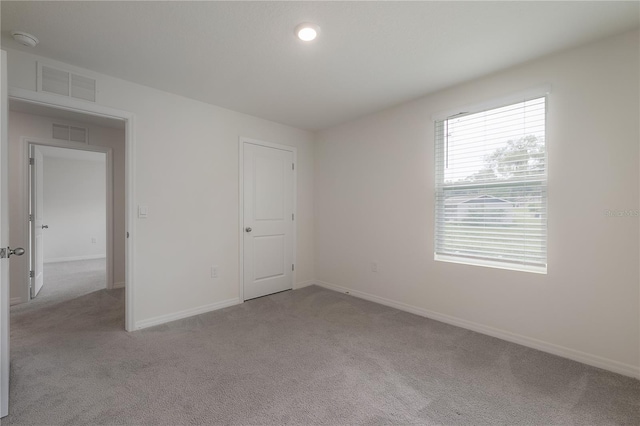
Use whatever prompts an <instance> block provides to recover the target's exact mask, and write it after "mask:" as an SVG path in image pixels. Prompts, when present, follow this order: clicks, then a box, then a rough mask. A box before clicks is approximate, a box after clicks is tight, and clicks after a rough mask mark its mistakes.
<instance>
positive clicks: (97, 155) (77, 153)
mask: <svg viewBox="0 0 640 426" xmlns="http://www.w3.org/2000/svg"><path fill="white" fill-rule="evenodd" d="M38 149H39V150H40V151H41V152H42V155H43V156H44V157H45V158H64V159H66V160H78V161H97V162H99V163H105V162H106V158H107V156H106V154H105V153H104V152H92V151H82V150H79V149H69V148H56V147H53V146H44V145H39V146H38Z"/></svg>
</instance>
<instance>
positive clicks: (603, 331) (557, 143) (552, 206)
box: [315, 32, 640, 376]
mask: <svg viewBox="0 0 640 426" xmlns="http://www.w3.org/2000/svg"><path fill="white" fill-rule="evenodd" d="M638 50H639V34H638V32H632V33H628V34H624V35H621V36H618V37H615V38H611V39H607V40H604V41H601V42H599V43H596V44H592V45H589V46H585V47H582V48H578V49H574V50H570V51H567V52H564V53H561V54H557V55H554V56H550V57H547V58H544V59H541V60H537V61H534V62H531V63H528V64H526V65H523V66H519V67H517V68H513V69H509V70H506V71H504V72H501V73H498V74H494V75H490V76H488V77H486V78H482V79H479V80H476V81H472V82H469V83H467V84H462V85H459V86H457V87H454V88H451V89H449V90H445V91H442V92H439V93H436V94H433V95H431V96H427V97H424V98H421V99H418V100H416V101H414V102H410V103H406V104H403V105H400V106H398V107H395V108H392V109H389V110H386V111H383V112H381V113H378V114H375V115H371V116H368V117H365V118H362V119H360V120H357V121H355V122H351V123H348V124H344V125H342V126H339V127H337V128H334V129H330V130H326V131H323V132H321V133H320V134H319V135H318V142H317V144H316V146H315V169H316V175H315V180H316V193H315V195H316V200H315V207H316V210H315V214H316V222H315V223H316V227H315V235H316V275H317V278H318V279H319V280H320V282H322V283H323V284H324V285H329V286H334V288H342V289H349V290H350V291H351V292H352V293H355V294H357V295H360V296H365V297H369V298H374V299H375V300H378V301H382V302H385V303H390V304H395V305H396V306H401V307H403V308H404V309H409V310H413V311H414V312H417V313H421V314H423V315H427V316H432V317H435V318H438V319H441V320H445V321H448V322H452V323H455V324H459V325H462V326H465V327H469V328H472V329H476V330H479V331H482V332H485V333H489V334H494V335H497V336H500V337H503V338H507V339H510V340H513V341H518V342H520V343H524V344H527V345H530V346H534V347H538V348H541V349H543V350H547V351H551V352H555V353H559V354H562V355H564V356H567V357H571V358H574V359H579V360H582V361H583V362H588V363H591V364H594V365H600V366H602V367H605V368H609V369H612V370H614V371H619V372H622V373H624V374H629V375H636V376H639V375H640V370H639V369H638V367H639V366H640V359H639V358H640V354H639V345H640V342H639V335H640V329H639V323H640V311H639V306H638V305H639V299H640V295H639V281H640V278H639V271H638V259H639V258H640V253H639V249H638V245H639V220H638V217H623V218H610V217H606V216H605V214H604V212H605V210H606V209H612V210H613V209H620V210H623V209H624V210H631V209H634V210H635V209H638V208H639V205H638V204H639V203H638V200H639V197H638V194H639V175H638V169H639V161H638V158H639V149H638V145H639V140H640V132H639V129H638V123H639V116H640V108H639V99H640V98H639V78H638V76H639V75H640V74H639V72H640V70H639V67H638V61H639V55H638ZM544 83H551V85H552V93H551V95H550V97H549V108H548V129H547V144H548V157H549V163H548V164H549V166H548V168H549V222H548V226H549V244H548V246H549V249H548V262H549V266H548V274H547V275H539V274H533V273H524V272H515V271H508V270H498V269H491V268H484V267H475V266H465V265H459V264H452V263H443V262H435V261H434V259H433V247H434V241H433V238H434V154H433V153H434V145H433V142H434V138H433V134H434V129H433V123H432V120H431V116H432V115H433V114H436V113H439V112H441V111H447V110H450V109H454V108H457V107H462V106H465V105H470V104H475V103H479V102H483V101H486V100H490V99H494V98H500V97H503V96H507V95H509V94H512V93H515V92H520V91H522V90H526V89H529V88H531V87H534V86H538V85H541V84H544ZM373 261H377V262H378V265H379V266H378V268H379V272H378V273H373V272H371V266H370V265H371V262H373Z"/></svg>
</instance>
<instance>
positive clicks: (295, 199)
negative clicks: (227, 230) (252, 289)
mask: <svg viewBox="0 0 640 426" xmlns="http://www.w3.org/2000/svg"><path fill="white" fill-rule="evenodd" d="M247 143H248V144H252V145H259V146H264V147H266V148H275V149H281V150H283V151H290V152H291V153H292V155H293V164H294V170H293V214H294V218H295V219H294V221H293V237H292V238H293V264H294V265H297V261H296V259H297V258H296V255H297V251H298V250H297V240H298V238H297V228H298V226H297V222H298V196H297V194H298V184H297V176H298V150H297V148H296V147H294V146H289V145H282V144H278V143H272V142H265V141H261V140H257V139H251V138H247V137H242V136H241V137H240V138H239V139H238V158H239V162H238V167H239V176H238V179H239V188H238V189H239V200H240V201H239V209H238V242H239V247H240V251H239V253H238V258H239V280H238V298H239V300H240V302H241V303H243V302H244V146H245V144H247ZM296 269H297V268H294V270H293V271H292V275H291V280H292V286H293V288H295V284H296V272H297V271H296Z"/></svg>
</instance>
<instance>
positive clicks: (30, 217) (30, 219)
mask: <svg viewBox="0 0 640 426" xmlns="http://www.w3.org/2000/svg"><path fill="white" fill-rule="evenodd" d="M29 222H33V215H32V214H30V215H29Z"/></svg>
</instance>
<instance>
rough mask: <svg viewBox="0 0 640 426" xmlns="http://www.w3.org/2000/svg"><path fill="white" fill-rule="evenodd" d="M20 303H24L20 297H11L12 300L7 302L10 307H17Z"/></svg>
mask: <svg viewBox="0 0 640 426" xmlns="http://www.w3.org/2000/svg"><path fill="white" fill-rule="evenodd" d="M20 303H24V301H23V300H22V297H12V298H11V299H10V300H9V304H10V305H11V306H13V305H18V304H20Z"/></svg>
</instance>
